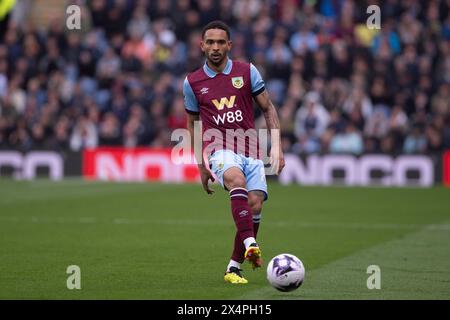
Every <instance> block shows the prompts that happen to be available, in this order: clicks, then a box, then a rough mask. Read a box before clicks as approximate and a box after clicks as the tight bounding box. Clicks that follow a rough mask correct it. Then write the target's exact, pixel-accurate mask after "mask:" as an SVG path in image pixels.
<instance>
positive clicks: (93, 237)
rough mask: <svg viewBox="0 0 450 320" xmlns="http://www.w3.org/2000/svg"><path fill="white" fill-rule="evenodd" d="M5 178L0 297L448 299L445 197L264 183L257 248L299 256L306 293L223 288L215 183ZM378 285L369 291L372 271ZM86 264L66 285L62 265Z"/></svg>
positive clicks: (259, 283)
mask: <svg viewBox="0 0 450 320" xmlns="http://www.w3.org/2000/svg"><path fill="white" fill-rule="evenodd" d="M215 189H216V193H215V194H214V195H213V196H207V195H206V194H205V193H204V192H203V191H202V189H201V187H200V186H199V185H162V184H111V183H99V182H90V183H89V182H83V181H81V180H66V181H64V182H58V183H53V182H50V181H45V180H43V181H34V182H13V181H9V180H0V299H449V298H450V273H449V270H450V190H449V189H445V188H440V187H436V188H431V189H414V188H411V189H394V188H338V187H336V188H321V187H308V188H306V187H299V186H289V187H283V186H280V185H278V184H275V183H273V184H270V185H269V201H267V202H266V203H265V206H264V208H263V219H262V224H261V228H260V234H259V239H260V240H259V242H260V245H261V247H262V249H263V257H264V258H265V261H266V262H267V261H268V260H269V259H270V258H271V257H273V256H275V255H276V254H279V253H284V252H289V253H292V254H295V255H297V256H298V257H299V258H300V259H302V261H303V263H304V265H305V268H306V278H305V282H304V284H303V285H302V287H301V288H300V289H298V290H296V291H294V292H291V293H280V292H278V291H276V290H274V289H273V288H271V287H270V286H269V285H268V283H267V281H266V279H265V270H264V269H263V270H258V271H252V270H251V268H250V267H249V266H248V265H244V270H245V272H244V274H245V276H246V278H247V279H248V280H249V281H250V283H249V284H248V285H246V286H232V285H227V284H225V283H224V282H223V272H224V268H225V266H226V264H227V262H228V259H229V256H230V254H231V250H232V243H233V241H232V240H233V239H234V225H233V221H232V217H231V213H230V209H229V199H228V197H227V194H226V193H225V192H224V191H222V190H220V188H219V186H215ZM372 264H375V265H378V266H380V268H381V289H380V290H368V289H367V287H366V281H367V278H368V276H369V275H368V274H367V273H366V269H367V267H368V266H369V265H372ZM69 265H78V266H80V268H81V286H82V289H81V290H68V289H67V287H66V280H67V277H68V276H69V275H68V274H66V268H67V267H68V266H69Z"/></svg>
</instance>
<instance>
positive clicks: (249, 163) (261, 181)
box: [244, 157, 267, 268]
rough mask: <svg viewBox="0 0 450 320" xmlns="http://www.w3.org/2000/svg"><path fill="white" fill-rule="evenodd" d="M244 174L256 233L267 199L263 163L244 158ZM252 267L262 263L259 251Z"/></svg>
mask: <svg viewBox="0 0 450 320" xmlns="http://www.w3.org/2000/svg"><path fill="white" fill-rule="evenodd" d="M244 163H245V166H244V174H245V177H246V178H247V189H248V192H249V205H250V206H251V208H252V209H251V210H252V217H253V219H252V220H253V233H254V235H255V238H256V235H257V232H258V229H259V221H260V219H261V210H262V204H263V202H264V201H265V200H267V183H266V175H265V172H264V163H263V162H262V161H261V160H257V159H253V158H250V157H249V158H245V162H244ZM247 255H248V248H246V251H245V253H244V257H245V258H246V259H248V257H247ZM252 264H253V268H255V267H260V266H261V265H262V260H261V252H259V257H258V258H257V259H256V260H253V261H252Z"/></svg>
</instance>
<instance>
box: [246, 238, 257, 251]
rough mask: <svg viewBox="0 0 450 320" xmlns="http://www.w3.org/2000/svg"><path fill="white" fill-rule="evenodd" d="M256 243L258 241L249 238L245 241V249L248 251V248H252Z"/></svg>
mask: <svg viewBox="0 0 450 320" xmlns="http://www.w3.org/2000/svg"><path fill="white" fill-rule="evenodd" d="M255 242H256V239H255V238H253V237H248V238H247V239H245V240H244V245H245V249H246V250H247V249H248V247H250V245H251V244H252V243H255Z"/></svg>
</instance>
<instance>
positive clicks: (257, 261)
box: [183, 21, 284, 284]
mask: <svg viewBox="0 0 450 320" xmlns="http://www.w3.org/2000/svg"><path fill="white" fill-rule="evenodd" d="M200 47H201V50H202V52H203V53H204V54H205V57H206V61H205V64H204V65H203V67H201V68H199V69H197V70H195V71H194V72H191V73H189V74H188V75H187V76H186V79H185V80H184V84H183V95H184V103H185V109H186V112H187V113H188V124H187V126H188V129H189V131H190V134H191V137H192V141H191V142H192V143H195V142H194V141H193V140H194V124H195V122H196V121H200V122H201V126H202V133H205V132H207V131H208V130H216V131H215V132H220V133H222V134H223V137H226V136H227V134H228V135H229V132H230V130H241V131H239V132H242V130H243V131H244V132H246V131H251V130H253V131H256V130H255V124H254V112H253V111H254V110H253V100H254V101H256V104H257V105H258V106H259V108H261V111H262V112H263V114H264V117H265V120H266V124H267V129H269V130H270V132H271V150H270V164H271V169H272V172H273V173H274V174H279V173H280V172H281V170H282V169H283V167H284V156H283V152H282V150H281V142H280V135H279V129H280V124H279V119H278V115H277V112H276V109H275V107H274V105H273V104H272V102H271V100H270V98H269V94H268V92H267V90H266V89H265V85H264V81H263V79H262V78H261V75H260V73H259V72H258V70H257V69H256V67H255V66H254V65H253V64H251V63H244V62H240V61H235V60H231V59H230V58H229V56H228V53H229V52H230V50H231V47H232V41H231V38H230V29H229V27H228V26H227V25H226V24H225V23H224V22H222V21H213V22H210V23H209V24H207V25H206V26H205V27H204V28H203V31H202V41H201V43H200ZM202 137H203V135H202ZM206 140H207V139H204V138H202V141H201V143H202V150H203V154H202V156H201V159H199V158H197V163H198V167H199V170H200V176H201V181H202V185H203V188H204V190H205V191H206V192H207V193H208V194H212V193H213V192H214V190H212V189H211V188H210V186H209V184H208V183H209V181H210V180H211V181H212V182H214V180H215V178H214V175H215V177H217V179H218V180H219V182H220V184H221V185H222V186H223V187H224V189H225V190H227V191H228V192H229V196H230V201H231V212H232V215H233V220H234V222H235V225H236V228H237V232H236V236H235V239H234V248H233V253H232V255H231V259H230V261H229V263H228V266H227V268H226V271H225V276H224V280H225V282H229V283H233V284H246V283H248V281H247V280H246V279H245V278H244V277H243V276H242V273H241V271H242V269H241V264H242V263H243V262H244V261H245V260H247V261H249V262H250V264H251V265H252V267H253V269H255V268H258V267H261V265H262V260H261V248H260V247H259V246H258V243H257V241H256V236H257V233H258V229H259V223H260V220H261V209H262V206H263V202H264V201H265V200H267V197H268V193H267V183H266V178H265V170H264V163H263V161H262V160H261V159H260V157H257V156H256V157H252V156H251V155H254V154H255V153H251V152H250V151H252V150H251V149H252V148H253V149H254V148H258V144H256V145H254V144H253V145H252V144H251V143H250V142H249V141H248V140H245V149H244V150H242V148H241V150H240V149H239V148H236V146H235V145H234V144H233V145H231V146H230V144H228V143H222V144H220V145H219V147H218V146H217V145H216V146H215V147H214V149H213V150H212V151H211V152H205V150H207V149H208V148H207V147H208V145H209V144H211V143H212V141H206ZM256 154H259V153H256ZM203 159H205V161H203ZM205 163H206V164H205ZM213 173H214V175H213Z"/></svg>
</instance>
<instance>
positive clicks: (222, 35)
mask: <svg viewBox="0 0 450 320" xmlns="http://www.w3.org/2000/svg"><path fill="white" fill-rule="evenodd" d="M201 48H202V51H203V52H204V53H205V55H206V59H208V62H210V63H211V64H213V65H215V66H219V65H220V64H221V63H222V62H223V61H224V60H225V58H226V56H227V54H228V52H229V51H230V49H231V41H230V40H229V39H228V36H227V33H226V32H225V30H222V29H209V30H207V31H206V32H205V36H204V37H203V41H202V42H201Z"/></svg>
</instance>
